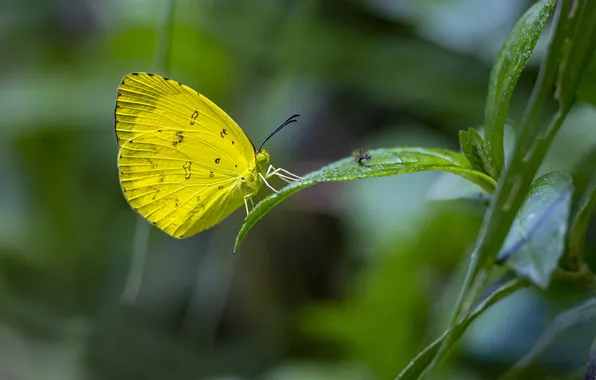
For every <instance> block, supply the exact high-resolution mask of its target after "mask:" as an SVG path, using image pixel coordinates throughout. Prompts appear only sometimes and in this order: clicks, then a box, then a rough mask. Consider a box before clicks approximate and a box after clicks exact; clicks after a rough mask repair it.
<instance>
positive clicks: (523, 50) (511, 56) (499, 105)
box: [484, 0, 556, 175]
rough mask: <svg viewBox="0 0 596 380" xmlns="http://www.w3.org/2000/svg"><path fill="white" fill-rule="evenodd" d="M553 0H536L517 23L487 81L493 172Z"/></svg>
mask: <svg viewBox="0 0 596 380" xmlns="http://www.w3.org/2000/svg"><path fill="white" fill-rule="evenodd" d="M555 3H556V1H555V0H541V1H538V2H536V3H535V4H534V5H533V6H532V7H530V9H528V10H527V11H526V13H524V15H523V16H522V17H521V19H520V20H519V21H518V22H517V24H516V25H515V27H514V28H513V31H512V32H511V34H510V35H509V38H508V39H507V41H506V42H505V44H504V45H503V47H502V48H501V51H500V53H499V57H498V58H497V61H496V62H495V65H494V66H493V69H492V71H491V74H490V80H489V83H488V96H487V100H486V109H485V116H484V130H485V137H486V144H487V148H488V150H489V152H490V153H491V155H492V157H493V164H494V166H495V171H496V174H497V175H498V174H499V173H500V172H501V168H502V167H503V163H504V161H505V160H504V152H503V128H504V126H505V121H506V120H507V111H508V110H509V101H510V100H511V95H512V94H513V89H514V87H515V85H516V83H517V80H518V79H519V77H520V75H521V72H522V70H523V68H524V67H525V66H526V63H527V62H528V60H529V59H530V56H531V55H532V52H533V51H534V47H535V46H536V42H538V38H539V37H540V35H541V34H542V30H543V29H544V26H545V25H546V21H547V20H548V18H549V16H550V14H551V13H552V11H553V8H554V6H555Z"/></svg>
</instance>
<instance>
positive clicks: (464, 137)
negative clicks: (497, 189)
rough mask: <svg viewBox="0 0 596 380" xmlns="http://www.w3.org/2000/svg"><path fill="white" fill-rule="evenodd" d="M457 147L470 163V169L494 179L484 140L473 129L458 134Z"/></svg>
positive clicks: (493, 171)
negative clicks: (459, 147) (458, 146)
mask: <svg viewBox="0 0 596 380" xmlns="http://www.w3.org/2000/svg"><path fill="white" fill-rule="evenodd" d="M459 145H460V146H461V150H462V152H464V154H465V155H466V157H467V158H468V161H470V165H471V166H472V169H474V170H477V171H479V172H483V173H486V174H488V175H489V176H491V177H493V178H494V177H495V170H494V166H493V164H492V159H491V157H490V153H489V152H488V151H487V150H486V146H485V143H484V139H483V138H482V136H480V134H479V133H478V132H476V130H475V129H474V128H470V129H468V130H467V131H460V132H459Z"/></svg>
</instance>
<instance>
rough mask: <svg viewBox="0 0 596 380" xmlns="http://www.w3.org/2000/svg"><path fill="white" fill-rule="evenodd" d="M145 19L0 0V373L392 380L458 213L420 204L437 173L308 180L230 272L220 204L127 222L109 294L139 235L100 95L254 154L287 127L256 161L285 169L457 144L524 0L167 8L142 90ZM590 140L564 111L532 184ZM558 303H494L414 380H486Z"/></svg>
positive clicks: (470, 225)
mask: <svg viewBox="0 0 596 380" xmlns="http://www.w3.org/2000/svg"><path fill="white" fill-rule="evenodd" d="M168 3H169V1H166V0H104V1H93V0H52V1H42V0H21V1H17V0H1V1H0V56H1V57H2V58H1V59H0V68H1V71H0V115H1V116H0V131H1V132H0V133H2V139H1V140H0V144H1V147H2V149H0V172H1V173H2V176H1V179H0V192H1V193H0V194H1V197H0V379H2V380H4V379H34V380H41V379H43V380H51V379H56V380H71V379H73V380H74V379H90V380H102V379H148V380H153V379H156V380H157V379H203V378H206V379H263V380H300V379H390V378H394V377H395V376H396V375H397V374H398V373H399V372H400V370H401V369H402V368H403V367H404V366H405V365H406V364H407V363H408V361H409V360H410V359H411V358H412V357H413V356H414V355H415V354H416V353H417V352H418V351H420V350H421V349H422V348H423V347H425V346H426V345H427V344H428V343H430V342H431V341H432V340H434V339H435V338H436V337H437V336H439V335H440V334H441V333H442V331H443V329H444V327H445V325H446V322H447V319H448V317H449V313H450V312H451V308H452V305H453V302H454V299H455V296H456V294H457V289H458V288H457V286H458V284H459V281H460V280H461V272H462V268H463V265H465V263H466V259H467V254H468V253H469V250H470V248H471V246H472V245H473V243H474V240H475V238H476V233H477V231H478V229H479V227H480V223H481V220H482V216H483V213H484V211H485V206H484V205H483V204H482V202H475V201H471V200H448V201H438V200H432V198H433V196H434V197H436V196H437V195H438V196H441V195H444V194H445V192H446V191H447V190H448V188H449V186H450V185H449V183H451V181H452V179H453V178H452V177H450V176H448V175H441V174H439V173H421V174H408V175H403V176H398V177H388V178H375V179H366V180H362V181H354V182H348V183H336V184H321V185H317V186H314V187H311V188H308V189H305V190H303V191H301V192H300V193H298V194H296V195H294V196H292V197H291V198H290V199H288V200H287V201H285V202H284V203H282V204H281V205H280V206H279V207H277V208H276V209H274V210H273V211H272V212H270V213H269V214H268V215H267V216H266V217H265V218H264V219H263V220H262V221H261V222H260V223H259V224H258V225H257V226H256V227H255V228H254V229H253V230H252V231H251V232H250V234H249V235H248V237H247V239H246V241H245V243H244V245H243V246H242V247H241V249H240V251H239V252H238V253H237V254H236V255H232V248H233V244H234V239H235V235H236V233H237V231H238V229H239V228H240V225H241V223H242V220H243V217H244V210H243V209H240V210H238V211H237V212H236V213H234V214H233V215H232V216H231V217H230V218H228V219H227V220H226V221H224V222H223V223H221V224H220V225H218V226H216V227H215V228H213V229H211V230H209V231H207V232H205V233H202V234H199V235H197V236H195V237H192V238H189V239H185V240H182V241H179V240H175V239H172V238H170V237H169V236H167V235H166V234H165V233H163V232H161V231H159V230H158V229H156V228H153V227H151V231H150V237H149V241H148V243H147V242H146V243H147V257H146V261H145V263H144V268H143V273H142V279H141V280H142V281H141V286H140V288H139V289H138V292H137V291H135V289H132V293H127V292H126V291H125V288H126V286H127V281H128V280H127V279H129V278H130V275H131V274H130V269H131V258H132V252H133V246H134V244H135V243H134V242H135V236H137V237H138V238H140V242H141V248H142V243H143V234H142V230H141V234H140V235H139V234H137V235H135V234H136V233H137V232H138V230H137V223H138V222H139V219H140V217H139V216H137V215H136V214H135V213H134V212H133V211H132V210H131V209H130V208H129V206H128V205H127V203H126V201H125V199H124V197H123V196H122V194H121V191H120V185H119V183H118V171H117V167H116V156H117V145H116V140H115V136H114V132H113V111H114V106H115V99H116V89H117V86H118V85H119V83H120V80H121V78H122V77H123V76H124V75H125V74H127V73H129V72H131V71H149V72H156V73H158V74H162V75H166V76H168V77H170V78H172V79H174V80H177V81H179V82H182V83H184V84H187V85H189V86H190V87H192V88H194V89H196V90H197V91H199V92H201V93H203V94H204V95H206V96H207V97H209V98H210V99H212V100H213V101H214V102H216V103H217V104H218V105H219V106H221V107H222V108H223V109H224V110H225V111H226V112H228V113H229V114H230V115H231V116H232V117H233V118H234V119H235V120H236V121H237V122H238V123H239V124H240V125H241V126H242V128H243V129H244V131H245V132H246V133H247V134H248V135H249V136H250V138H251V139H252V140H253V141H255V143H259V142H261V141H262V140H263V139H264V138H265V137H266V136H267V134H268V133H269V132H270V131H272V130H273V129H274V128H275V127H276V126H278V125H279V124H280V123H281V122H283V121H284V120H285V119H286V118H287V117H288V116H290V115H292V114H294V113H299V114H301V115H302V116H301V118H300V120H299V123H297V124H292V125H291V127H289V128H286V129H285V130H284V131H283V132H282V133H280V134H278V135H277V136H276V137H275V138H273V139H272V140H271V141H270V142H268V144H267V145H268V146H267V149H268V150H269V152H270V153H271V155H272V158H273V164H274V165H276V166H280V167H284V168H286V169H289V170H290V171H292V172H294V173H297V174H303V173H307V172H308V171H311V170H315V169H317V168H319V167H321V166H323V165H325V164H327V163H329V162H332V161H334V160H336V159H339V158H342V157H345V156H347V155H349V154H350V151H351V150H352V149H354V148H356V147H360V146H364V147H368V148H377V147H392V146H403V145H420V146H435V147H446V148H451V149H455V150H457V149H458V137H457V136H458V130H460V129H465V128H468V127H477V126H479V125H481V124H482V120H483V112H484V111H483V107H484V103H485V98H486V88H487V83H488V75H489V72H490V68H491V65H492V63H493V62H494V60H495V58H496V55H497V53H498V51H499V49H500V46H501V44H502V43H503V41H504V40H505V38H506V37H507V35H508V34H509V32H510V31H511V29H512V28H513V25H514V24H515V22H516V21H517V19H518V18H519V17H520V16H521V14H522V13H523V12H524V11H525V9H527V7H528V6H529V5H530V4H531V3H532V2H531V1H521V0H498V1H495V0H482V1H480V0H399V1H392V0H346V1H327V0H325V1H315V0H294V1H289V0H285V1H282V0H253V1H251V2H244V1H240V0H202V1H189V0H179V1H178V2H177V5H176V7H175V13H174V18H173V19H174V23H173V29H172V36H171V37H172V38H171V43H172V45H171V56H170V60H169V62H170V70H169V72H168V73H163V72H159V71H157V70H158V68H157V66H156V60H155V53H156V46H157V42H158V41H157V39H158V35H159V33H160V28H161V25H162V23H163V20H164V14H165V12H166V10H167V8H168ZM543 51H544V41H540V42H539V45H538V47H537V50H536V53H535V55H534V56H533V57H532V59H531V61H530V65H529V67H528V69H527V70H526V71H525V73H524V75H523V76H522V78H521V80H520V82H519V85H518V87H517V89H516V94H515V96H514V98H513V102H512V105H511V117H512V118H513V120H515V117H516V116H517V115H519V113H520V110H522V109H523V106H524V99H525V98H526V97H527V96H528V94H529V92H530V90H531V86H532V84H533V81H534V79H535V77H536V74H537V63H538V62H539V59H540V57H541V56H542V53H543ZM594 123H596V112H595V111H594V109H593V108H591V107H590V106H587V105H586V106H579V107H576V108H575V110H574V111H573V113H572V114H571V115H570V117H569V119H568V121H567V122H566V124H565V125H564V127H563V129H562V132H561V133H560V135H559V137H558V139H557V140H556V142H555V144H554V146H553V148H552V150H551V151H550V153H549V156H548V160H547V162H546V163H545V165H544V167H543V168H542V171H543V172H544V171H546V170H552V169H568V168H570V167H572V165H573V164H574V163H575V162H576V161H577V159H578V158H579V157H580V156H581V155H582V154H583V153H585V152H588V151H589V150H590V149H593V148H594V146H595V145H594V144H595V142H596V136H595V134H594V132H593V131H594V129H593V125H594ZM437 180H440V181H441V182H437ZM276 185H277V186H281V185H282V183H276ZM263 193H264V194H265V193H267V190H264V191H263ZM264 194H262V195H264ZM429 194H430V195H431V197H430V198H429ZM433 194H434V195H433ZM262 195H261V196H262ZM141 223H144V221H142V220H141ZM591 231H592V232H591V234H592V235H590V236H594V233H593V229H592V230H591ZM594 240H596V239H593V238H591V242H592V243H591V244H592V245H589V248H590V249H591V248H593V247H594V244H595V243H596V242H595V241H594ZM135 274H138V273H136V272H135V273H133V276H134V275H135ZM129 290H130V289H129ZM581 297H582V295H581V292H579V291H578V290H577V289H574V288H572V287H570V286H566V285H564V284H559V283H554V284H553V286H552V287H551V289H550V290H549V291H548V292H547V293H546V294H545V293H539V292H537V291H535V290H524V291H522V292H520V293H519V294H516V295H515V296H513V297H511V298H510V299H507V300H505V301H504V302H502V303H500V304H498V305H497V306H495V307H494V308H493V309H491V310H490V311H489V312H488V313H487V314H486V315H484V316H483V317H481V318H480V319H479V320H478V321H477V322H475V323H474V324H473V325H472V326H471V328H470V329H469V331H468V332H467V333H466V335H465V336H464V338H463V339H462V341H461V342H460V344H458V345H457V347H456V349H455V350H454V353H453V354H452V355H451V356H450V358H449V360H448V361H447V362H446V363H445V364H444V365H443V366H441V371H440V372H439V375H438V378H440V379H463V380H468V379H470V380H472V379H491V378H496V377H497V376H498V375H499V374H500V373H502V372H503V371H504V370H505V369H507V368H508V367H509V366H510V365H511V364H513V363H515V362H516V361H517V360H518V359H519V358H520V357H521V356H522V355H523V354H525V353H526V352H527V351H528V350H529V349H530V348H531V347H532V345H533V344H534V343H535V341H536V339H537V338H538V336H539V334H540V333H541V332H542V331H543V329H544V328H545V327H546V326H547V325H548V323H549V322H550V321H551V320H552V318H553V316H554V315H555V314H556V313H557V312H558V311H560V310H561V309H563V308H566V307H569V306H571V305H574V304H576V303H577V302H578V301H579V300H580V299H581ZM594 334H596V326H580V327H579V328H577V329H573V330H572V331H571V332H570V333H569V334H566V335H565V336H563V337H562V339H561V340H559V341H557V342H556V344H555V345H554V346H553V347H552V348H551V349H550V350H548V351H547V353H546V354H545V355H544V356H543V358H542V360H541V361H540V362H539V363H537V364H536V365H535V366H534V368H533V369H532V371H533V373H534V374H535V376H536V378H544V376H545V374H564V373H567V372H571V371H573V370H575V369H577V368H578V367H579V366H581V365H583V364H584V363H585V361H586V359H587V350H588V347H589V345H590V343H591V339H592V337H593V336H594Z"/></svg>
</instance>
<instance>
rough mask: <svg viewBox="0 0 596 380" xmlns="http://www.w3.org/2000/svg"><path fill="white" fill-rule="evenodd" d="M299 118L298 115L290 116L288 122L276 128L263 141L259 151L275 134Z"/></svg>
mask: <svg viewBox="0 0 596 380" xmlns="http://www.w3.org/2000/svg"><path fill="white" fill-rule="evenodd" d="M298 116H300V115H292V116H291V117H289V118H288V120H286V121H284V122H283V124H282V125H280V126H279V127H277V129H276V130H275V131H273V132H271V134H270V135H269V136H267V138H266V139H265V141H263V143H262V144H261V146H260V147H259V150H261V148H262V147H263V145H265V143H266V142H267V140H269V139H270V138H271V137H273V135H274V134H276V133H277V132H279V131H281V130H282V128H283V127H285V126H286V125H288V124H292V123H294V122H296V121H297V120H296V118H297V117H298Z"/></svg>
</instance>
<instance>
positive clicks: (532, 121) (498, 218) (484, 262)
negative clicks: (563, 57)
mask: <svg viewBox="0 0 596 380" xmlns="http://www.w3.org/2000/svg"><path fill="white" fill-rule="evenodd" d="M570 1H571V0H563V1H560V2H559V3H558V4H557V10H556V11H555V18H554V24H555V25H556V27H555V28H556V29H555V31H554V34H553V36H552V37H551V41H550V43H549V46H548V50H547V53H546V54H545V56H544V57H543V59H542V62H541V65H540V72H539V75H538V78H537V81H536V83H535V85H534V88H533V90H532V94H531V96H530V99H529V101H528V104H527V107H526V109H525V112H524V116H523V118H522V124H521V128H520V130H521V135H520V136H519V138H518V141H517V142H516V146H515V151H514V153H513V157H512V158H511V162H510V163H509V165H507V166H505V168H504V169H503V171H502V172H501V175H500V178H499V182H498V185H497V189H496V191H495V193H494V194H493V200H492V202H491V205H490V208H489V210H488V211H487V214H486V216H485V218H484V222H483V225H482V229H481V231H480V234H479V238H478V241H477V244H476V248H475V249H474V252H473V253H472V255H471V258H470V264H469V266H468V271H467V273H466V277H465V280H464V284H463V286H462V288H461V291H460V294H459V296H458V300H457V303H456V306H455V308H454V311H453V314H452V316H451V320H450V322H449V328H451V327H453V326H454V325H455V324H456V323H457V322H458V320H459V318H461V317H462V316H463V315H465V314H467V313H468V311H469V309H470V307H471V306H472V305H473V304H474V302H475V299H476V297H477V296H478V294H479V293H480V292H481V291H482V288H483V287H484V285H485V283H486V280H487V278H488V274H489V267H490V266H491V265H492V262H493V260H494V259H495V257H496V256H497V254H498V253H499V250H500V249H501V246H502V244H503V241H504V240H505V237H506V236H507V233H508V232H509V229H510V227H511V224H512V223H513V220H514V219H515V216H516V214H517V211H518V209H519V208H520V206H521V204H522V202H523V200H524V197H525V195H526V193H527V192H528V190H529V188H530V185H531V184H532V180H533V178H534V176H535V175H536V172H537V171H538V168H539V167H540V164H541V163H542V159H543V158H544V155H545V154H546V151H547V150H548V147H549V146H550V143H551V142H552V139H553V138H554V136H555V134H556V132H557V131H558V129H559V128H560V126H561V124H562V122H563V120H564V119H565V116H566V115H567V114H566V113H561V112H558V113H557V114H556V115H555V116H554V117H553V118H552V120H551V124H550V126H549V127H548V129H547V130H546V131H544V130H538V129H537V128H536V123H537V121H538V118H539V116H540V112H541V110H542V106H543V103H544V101H545V100H546V98H547V96H548V95H549V94H550V93H551V92H552V85H553V83H554V82H555V78H556V74H557V69H558V67H559V63H560V50H561V44H562V43H563V37H564V32H565V30H564V26H565V25H564V22H565V17H562V14H563V16H565V15H566V14H565V13H563V11H564V10H566V9H568V8H567V7H568V6H569V3H570ZM528 149H530V153H529V154H528V153H526V152H527V151H528ZM455 339H457V337H455V336H454V335H452V334H451V333H448V334H447V336H446V337H445V339H444V340H443V343H442V344H441V347H440V348H439V351H438V352H437V355H436V356H435V357H434V358H433V360H432V362H431V363H430V364H429V366H428V368H427V371H426V373H425V375H424V377H423V378H424V379H429V378H430V377H431V376H432V373H433V371H434V369H435V368H436V366H437V365H438V363H439V362H440V361H441V359H442V358H443V356H444V355H445V354H446V353H447V350H448V348H449V347H451V346H452V345H453V343H454V341H455Z"/></svg>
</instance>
